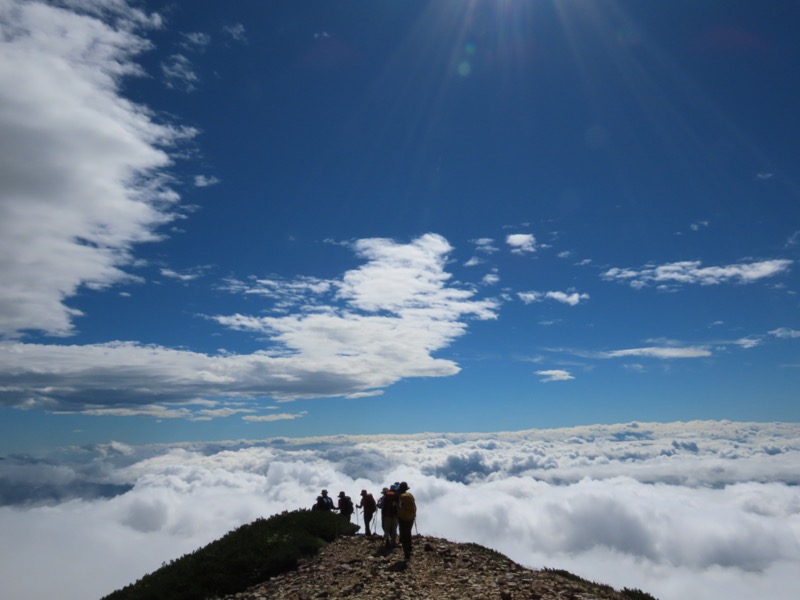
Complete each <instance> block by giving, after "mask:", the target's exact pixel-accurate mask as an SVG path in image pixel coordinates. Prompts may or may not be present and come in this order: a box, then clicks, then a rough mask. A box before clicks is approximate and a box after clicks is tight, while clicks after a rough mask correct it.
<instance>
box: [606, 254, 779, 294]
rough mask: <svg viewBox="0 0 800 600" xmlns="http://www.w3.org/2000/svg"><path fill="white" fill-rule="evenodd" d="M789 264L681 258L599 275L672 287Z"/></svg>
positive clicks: (757, 275) (747, 277)
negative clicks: (708, 263) (713, 262)
mask: <svg viewBox="0 0 800 600" xmlns="http://www.w3.org/2000/svg"><path fill="white" fill-rule="evenodd" d="M791 265H792V261H791V260H788V259H775V260H764V261H756V262H751V263H738V264H733V265H726V266H721V267H702V266H701V262H700V261H682V262H675V263H668V264H665V265H646V266H644V267H642V268H641V269H621V268H617V267H614V268H612V269H609V270H608V271H606V272H605V273H603V274H602V275H601V277H602V278H603V279H606V280H608V281H617V282H620V283H627V284H629V285H630V286H631V287H633V288H643V287H647V286H650V285H656V286H659V287H661V288H672V287H677V286H680V285H719V284H722V283H729V282H734V283H753V282H755V281H758V280H760V279H765V278H767V277H774V276H776V275H779V274H781V273H785V272H786V271H788V270H789V267H790V266H791Z"/></svg>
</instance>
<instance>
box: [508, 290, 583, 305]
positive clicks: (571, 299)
mask: <svg viewBox="0 0 800 600" xmlns="http://www.w3.org/2000/svg"><path fill="white" fill-rule="evenodd" d="M517 296H518V297H519V299H520V300H522V301H523V302H524V303H525V304H531V303H532V302H542V301H543V300H555V301H556V302H561V303H562V304H569V305H570V306H577V305H578V304H580V303H581V302H584V301H586V300H588V299H589V294H579V293H578V292H518V293H517Z"/></svg>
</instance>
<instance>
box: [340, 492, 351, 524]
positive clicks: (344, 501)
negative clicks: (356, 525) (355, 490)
mask: <svg viewBox="0 0 800 600" xmlns="http://www.w3.org/2000/svg"><path fill="white" fill-rule="evenodd" d="M337 510H338V511H339V514H340V515H342V516H343V517H344V518H345V519H347V521H348V522H349V521H350V517H351V516H352V515H353V501H352V500H351V499H350V496H348V495H346V494H345V493H344V492H339V506H337Z"/></svg>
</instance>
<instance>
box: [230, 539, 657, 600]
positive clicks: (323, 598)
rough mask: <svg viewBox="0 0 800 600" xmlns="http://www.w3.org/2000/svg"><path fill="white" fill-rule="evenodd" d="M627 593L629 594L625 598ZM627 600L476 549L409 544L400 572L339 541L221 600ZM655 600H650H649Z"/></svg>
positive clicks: (376, 550)
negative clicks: (294, 567) (290, 568)
mask: <svg viewBox="0 0 800 600" xmlns="http://www.w3.org/2000/svg"><path fill="white" fill-rule="evenodd" d="M626 591H628V590H626ZM345 598H346V599H348V600H360V599H367V598H369V599H370V600H374V599H375V598H384V599H392V600H400V599H403V600H405V599H419V600H423V599H430V600H463V599H467V598H468V599H473V600H631V599H632V598H639V599H645V598H651V599H652V598H653V597H652V596H649V595H648V594H645V593H643V592H638V590H637V591H635V592H634V593H633V595H631V594H626V593H624V592H618V591H616V590H614V589H613V588H611V587H610V586H606V585H601V584H595V583H591V582H588V581H585V580H581V579H579V578H577V577H574V576H569V574H568V573H565V572H559V571H552V570H543V571H537V570H531V569H526V568H524V567H521V566H520V565H518V564H516V563H514V562H513V561H511V560H509V559H508V558H506V557H505V556H503V555H501V554H499V553H497V552H494V551H492V550H489V549H487V548H483V547H481V546H478V545H475V544H458V543H454V542H450V541H448V540H445V539H440V538H434V537H426V536H416V537H415V538H414V553H413V555H412V558H411V560H410V561H409V562H408V563H407V564H406V563H405V562H404V561H403V552H402V550H401V549H400V548H395V549H386V548H384V545H383V540H382V539H380V538H367V537H365V536H361V535H359V536H350V537H340V538H338V539H336V540H335V541H334V542H332V543H331V544H328V545H327V546H325V547H324V548H323V549H322V550H321V551H320V553H319V555H318V556H316V557H314V558H312V559H309V560H308V561H306V562H304V563H302V564H301V565H300V566H299V568H298V569H297V570H296V571H291V572H289V573H286V574H283V575H280V576H278V577H275V578H273V579H271V580H269V581H267V582H266V583H263V584H260V585H257V586H254V587H252V588H250V589H248V590H247V591H245V592H242V593H239V594H234V595H231V596H226V597H225V600H318V599H319V600H338V599H345ZM653 600H655V599H653Z"/></svg>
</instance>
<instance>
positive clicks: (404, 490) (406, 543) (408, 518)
mask: <svg viewBox="0 0 800 600" xmlns="http://www.w3.org/2000/svg"><path fill="white" fill-rule="evenodd" d="M408 489H409V488H408V484H407V483H406V482H405V481H404V482H403V483H401V484H400V487H399V488H398V489H397V491H398V492H400V498H399V503H398V509H397V524H398V525H399V526H400V544H401V545H402V546H403V555H404V556H405V559H406V560H410V559H411V529H412V528H413V527H414V521H415V520H416V518H417V503H416V502H415V501H414V496H412V495H411V492H409V491H408Z"/></svg>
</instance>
